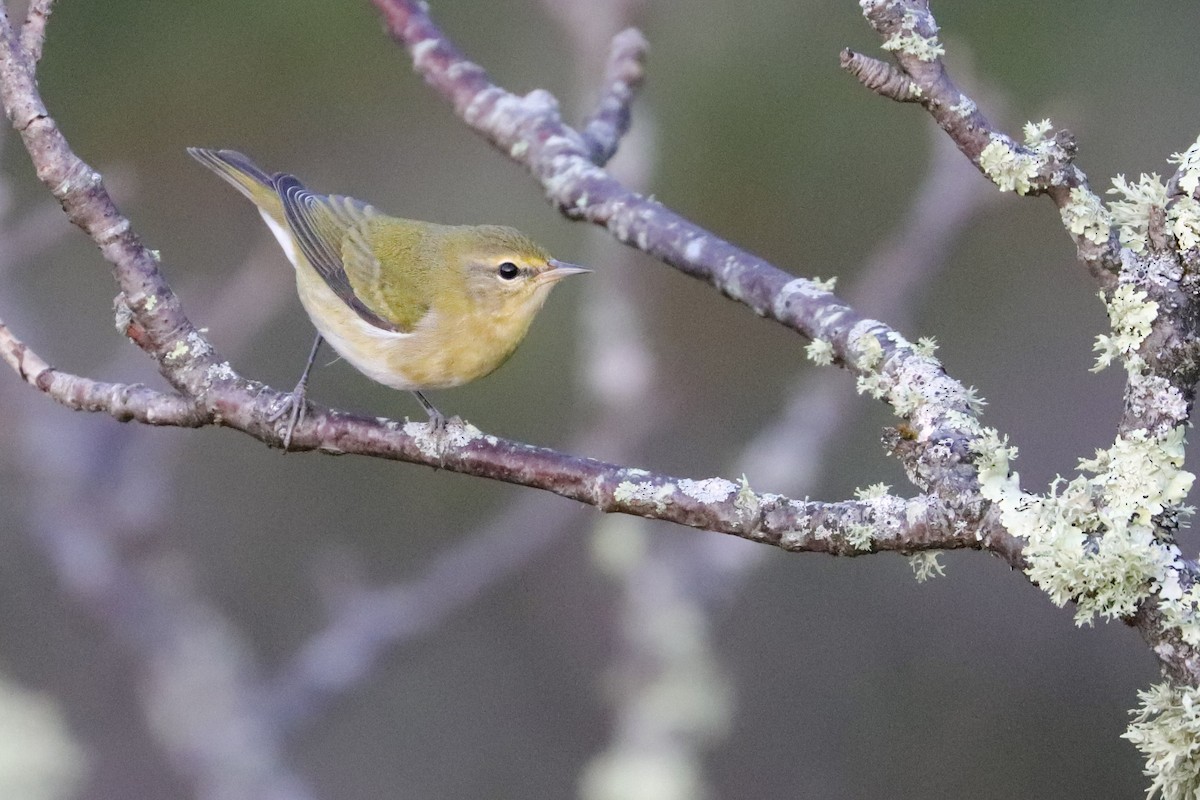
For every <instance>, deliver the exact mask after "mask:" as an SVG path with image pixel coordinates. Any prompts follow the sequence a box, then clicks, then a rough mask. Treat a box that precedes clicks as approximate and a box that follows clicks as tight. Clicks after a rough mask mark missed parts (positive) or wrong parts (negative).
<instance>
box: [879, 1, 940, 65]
mask: <svg viewBox="0 0 1200 800" xmlns="http://www.w3.org/2000/svg"><path fill="white" fill-rule="evenodd" d="M922 16H924V18H925V20H924V21H925V22H926V24H927V25H929V26H931V27H933V35H932V36H925V35H924V34H921V33H919V32H918V31H917V26H918V25H919V24H920V23H921V21H922V18H921V16H918V14H917V12H916V11H914V10H913V9H906V10H905V12H904V18H903V19H902V20H901V21H900V30H898V31H896V32H895V33H893V34H892V35H891V36H889V37H888V38H887V40H886V41H885V42H884V43H883V45H882V47H883V49H884V50H891V51H896V52H901V53H905V54H906V55H910V56H912V57H913V58H917V59H920V60H921V61H934V60H935V59H938V58H940V57H941V56H944V55H945V54H946V48H944V47H942V43H941V42H939V41H938V38H937V28H936V27H935V26H933V20H932V19H930V18H929V16H928V15H927V14H925V15H922Z"/></svg>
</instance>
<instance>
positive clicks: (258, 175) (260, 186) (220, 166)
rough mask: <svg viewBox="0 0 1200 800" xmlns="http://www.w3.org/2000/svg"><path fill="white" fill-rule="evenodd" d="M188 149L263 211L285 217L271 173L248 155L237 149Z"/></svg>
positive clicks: (190, 153)
mask: <svg viewBox="0 0 1200 800" xmlns="http://www.w3.org/2000/svg"><path fill="white" fill-rule="evenodd" d="M187 151H188V154H189V155H190V156H191V157H192V158H194V159H196V160H197V161H199V162H200V163H201V164H203V165H204V166H206V167H208V168H209V169H211V170H212V171H213V172H215V173H217V174H218V175H220V176H221V178H223V179H224V180H225V181H226V182H227V183H228V184H229V185H230V186H232V187H233V188H235V189H237V190H238V191H239V192H241V193H242V194H244V195H245V196H246V197H247V198H249V199H250V201H251V202H252V203H254V204H255V205H256V206H258V207H259V208H260V209H261V210H262V211H264V212H265V213H267V214H270V215H271V217H272V218H274V219H276V220H282V219H283V205H282V203H280V201H279V195H278V194H277V193H276V191H275V185H274V183H273V181H272V178H271V176H270V175H268V174H267V173H265V172H263V171H262V170H261V169H259V167H258V165H257V164H255V163H254V162H253V161H251V160H250V159H249V158H247V157H246V156H244V155H242V154H241V153H239V152H237V151H235V150H209V149H207V148H204V147H189V148H188V149H187Z"/></svg>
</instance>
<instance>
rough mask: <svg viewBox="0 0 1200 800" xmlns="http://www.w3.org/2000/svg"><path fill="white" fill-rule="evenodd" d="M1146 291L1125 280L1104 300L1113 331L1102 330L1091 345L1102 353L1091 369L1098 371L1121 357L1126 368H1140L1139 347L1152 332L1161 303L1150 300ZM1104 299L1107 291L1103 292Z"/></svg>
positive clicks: (1101, 296)
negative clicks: (1108, 332) (1103, 331)
mask: <svg viewBox="0 0 1200 800" xmlns="http://www.w3.org/2000/svg"><path fill="white" fill-rule="evenodd" d="M1146 297H1147V295H1146V292H1144V291H1143V290H1141V289H1138V288H1137V287H1136V286H1134V285H1133V284H1130V283H1122V284H1121V285H1120V286H1118V287H1117V288H1116V289H1115V290H1113V293H1112V296H1111V297H1109V298H1108V299H1107V300H1105V308H1107V309H1108V319H1109V322H1110V324H1111V326H1112V334H1111V335H1110V334H1105V333H1102V334H1100V335H1099V336H1097V337H1096V344H1095V345H1094V346H1093V347H1092V349H1093V350H1095V351H1096V352H1097V353H1099V355H1097V356H1096V364H1095V366H1093V367H1092V372H1099V371H1100V370H1102V369H1104V368H1105V367H1107V366H1108V365H1109V364H1111V363H1112V362H1113V361H1114V360H1116V359H1120V360H1122V361H1123V362H1124V363H1125V366H1126V369H1128V370H1129V371H1131V372H1135V371H1138V370H1140V369H1141V366H1142V360H1141V358H1140V357H1139V356H1138V355H1137V350H1138V348H1139V347H1141V346H1142V342H1144V341H1145V340H1146V337H1147V336H1149V335H1150V331H1151V329H1152V326H1153V324H1154V320H1155V319H1156V318H1157V317H1158V303H1156V302H1154V301H1153V300H1147V299H1146ZM1100 299H1102V300H1104V299H1105V298H1104V293H1103V292H1101V293H1100Z"/></svg>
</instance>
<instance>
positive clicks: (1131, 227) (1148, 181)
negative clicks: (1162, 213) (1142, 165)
mask: <svg viewBox="0 0 1200 800" xmlns="http://www.w3.org/2000/svg"><path fill="white" fill-rule="evenodd" d="M1108 194H1115V195H1121V196H1122V197H1123V198H1124V199H1122V200H1113V201H1112V202H1111V203H1109V204H1108V208H1109V211H1110V212H1111V214H1112V220H1113V222H1115V223H1116V224H1117V228H1118V230H1119V231H1120V234H1121V244H1122V245H1124V246H1125V247H1128V248H1129V249H1130V250H1133V251H1134V252H1135V253H1143V252H1145V251H1146V245H1147V240H1148V237H1149V232H1150V214H1151V212H1152V211H1153V210H1154V209H1156V208H1160V209H1161V208H1165V207H1166V205H1167V187H1166V185H1165V184H1164V183H1163V182H1162V178H1160V177H1159V176H1158V174H1157V173H1151V174H1150V175H1147V174H1146V173H1144V172H1143V173H1142V176H1141V178H1140V179H1139V180H1138V182H1137V183H1130V182H1129V181H1127V180H1125V176H1124V175H1118V176H1117V177H1115V178H1113V188H1111V189H1109V190H1108Z"/></svg>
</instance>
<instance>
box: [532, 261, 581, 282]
mask: <svg viewBox="0 0 1200 800" xmlns="http://www.w3.org/2000/svg"><path fill="white" fill-rule="evenodd" d="M546 263H548V264H549V265H550V269H548V270H546V271H545V272H543V273H542V274H540V275H538V282H539V283H557V282H558V281H560V280H562V279H563V278H565V277H567V276H568V275H582V274H583V273H585V272H591V270H590V269H585V268H583V267H579V266H576V265H575V264H568V263H567V262H565V261H559V260H558V259H557V258H552V259H550V260H549V261H547V262H546Z"/></svg>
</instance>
